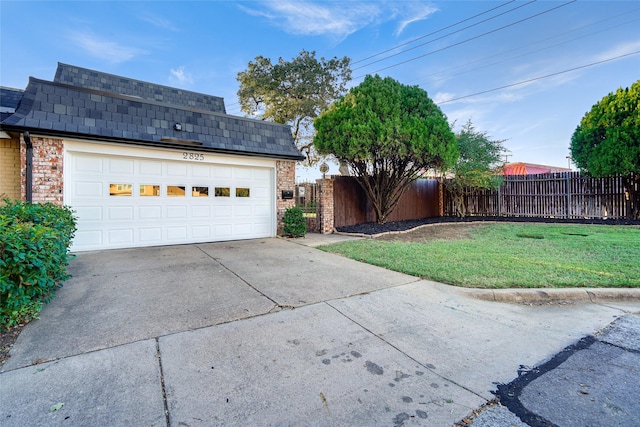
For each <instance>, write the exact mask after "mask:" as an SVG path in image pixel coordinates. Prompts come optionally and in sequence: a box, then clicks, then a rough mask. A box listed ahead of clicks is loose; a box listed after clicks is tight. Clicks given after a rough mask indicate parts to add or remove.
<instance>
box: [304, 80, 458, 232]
mask: <svg viewBox="0 0 640 427" xmlns="http://www.w3.org/2000/svg"><path fill="white" fill-rule="evenodd" d="M314 126H315V128H316V131H317V133H316V136H315V138H314V144H315V146H316V149H317V150H318V152H319V153H321V154H333V155H335V156H336V157H337V158H338V159H339V160H341V161H343V162H345V163H346V164H347V165H348V166H349V168H350V170H351V171H352V173H353V175H354V176H355V177H356V179H357V180H358V182H359V183H360V185H361V186H362V188H363V189H364V191H365V193H366V194H367V197H368V198H369V200H370V201H371V204H372V205H373V208H374V210H375V214H376V221H377V222H379V223H384V222H386V220H387V217H388V215H389V214H390V213H391V212H392V211H393V209H394V208H395V207H396V206H397V204H398V201H399V200H400V197H401V196H402V194H404V192H405V191H406V190H407V189H408V188H409V187H410V186H411V183H412V182H413V181H414V180H415V179H416V178H417V177H418V176H419V174H420V173H421V172H424V171H426V170H427V169H431V168H444V167H447V166H449V165H451V164H452V163H453V162H454V161H455V159H456V157H457V155H458V152H457V149H456V144H455V137H454V134H453V132H451V128H450V127H449V123H448V122H447V119H446V117H445V115H444V114H443V113H442V111H440V109H439V108H438V107H437V106H436V104H434V102H433V101H432V100H431V99H430V98H429V96H428V95H427V92H426V91H424V90H423V89H420V88H419V87H418V86H406V85H403V84H401V83H399V82H397V81H396V80H394V79H392V78H389V77H387V78H384V79H383V78H381V77H379V76H377V75H376V76H375V77H371V76H367V77H366V78H365V79H364V81H363V82H362V83H360V84H359V85H358V86H356V87H354V88H352V89H351V90H350V92H349V93H348V94H347V95H346V96H345V97H344V98H342V99H341V100H339V101H337V102H336V103H334V104H333V105H332V106H331V107H330V108H329V109H328V110H326V111H324V112H323V113H322V114H321V115H320V116H319V117H318V118H317V119H315V121H314Z"/></svg>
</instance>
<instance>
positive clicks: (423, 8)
mask: <svg viewBox="0 0 640 427" xmlns="http://www.w3.org/2000/svg"><path fill="white" fill-rule="evenodd" d="M403 5H407V3H403ZM408 5H409V6H410V7H408V8H406V9H405V8H402V9H400V10H398V11H397V14H398V15H399V17H400V19H401V20H400V23H399V24H398V28H397V29H396V31H395V35H396V36H398V35H400V34H402V32H403V31H404V29H405V28H407V27H408V26H409V25H411V24H413V23H414V22H420V21H424V20H425V19H427V18H428V17H429V15H431V14H433V13H435V12H437V11H438V8H437V7H435V6H432V5H429V4H423V3H417V2H416V3H414V2H409V3H408Z"/></svg>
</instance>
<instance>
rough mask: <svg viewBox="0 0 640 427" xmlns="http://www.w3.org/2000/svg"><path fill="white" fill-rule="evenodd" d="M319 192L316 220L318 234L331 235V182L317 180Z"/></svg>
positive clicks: (329, 180)
mask: <svg viewBox="0 0 640 427" xmlns="http://www.w3.org/2000/svg"><path fill="white" fill-rule="evenodd" d="M316 183H317V184H318V189H319V191H320V197H319V203H318V207H317V208H316V209H317V220H318V221H319V222H320V226H319V228H320V233H321V234H331V233H333V180H332V179H317V180H316Z"/></svg>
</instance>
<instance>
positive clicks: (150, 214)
mask: <svg viewBox="0 0 640 427" xmlns="http://www.w3.org/2000/svg"><path fill="white" fill-rule="evenodd" d="M138 218H140V219H142V220H151V219H162V206H160V205H153V206H139V207H138Z"/></svg>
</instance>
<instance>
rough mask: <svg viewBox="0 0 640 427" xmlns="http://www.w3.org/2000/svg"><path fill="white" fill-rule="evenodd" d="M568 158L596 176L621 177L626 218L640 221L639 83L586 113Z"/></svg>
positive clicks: (609, 96) (619, 91)
mask: <svg viewBox="0 0 640 427" xmlns="http://www.w3.org/2000/svg"><path fill="white" fill-rule="evenodd" d="M571 159H572V160H573V162H574V163H575V164H576V165H577V166H578V168H580V170H581V171H583V172H586V173H588V174H589V175H592V176H595V177H603V176H611V175H616V174H620V175H623V177H624V182H625V187H626V190H627V195H628V200H629V204H628V211H627V212H628V216H629V217H631V218H635V219H640V191H638V188H639V187H640V80H638V81H637V82H635V83H634V84H633V85H631V88H626V89H622V88H619V89H618V90H617V91H616V92H615V93H610V94H608V95H607V96H605V97H604V98H602V99H601V100H600V102H598V103H597V104H595V105H594V106H593V107H592V108H591V111H589V112H587V113H586V114H585V116H584V117H583V118H582V120H581V121H580V124H579V125H578V127H577V128H576V130H575V132H574V133H573V136H572V137H571Z"/></svg>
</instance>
